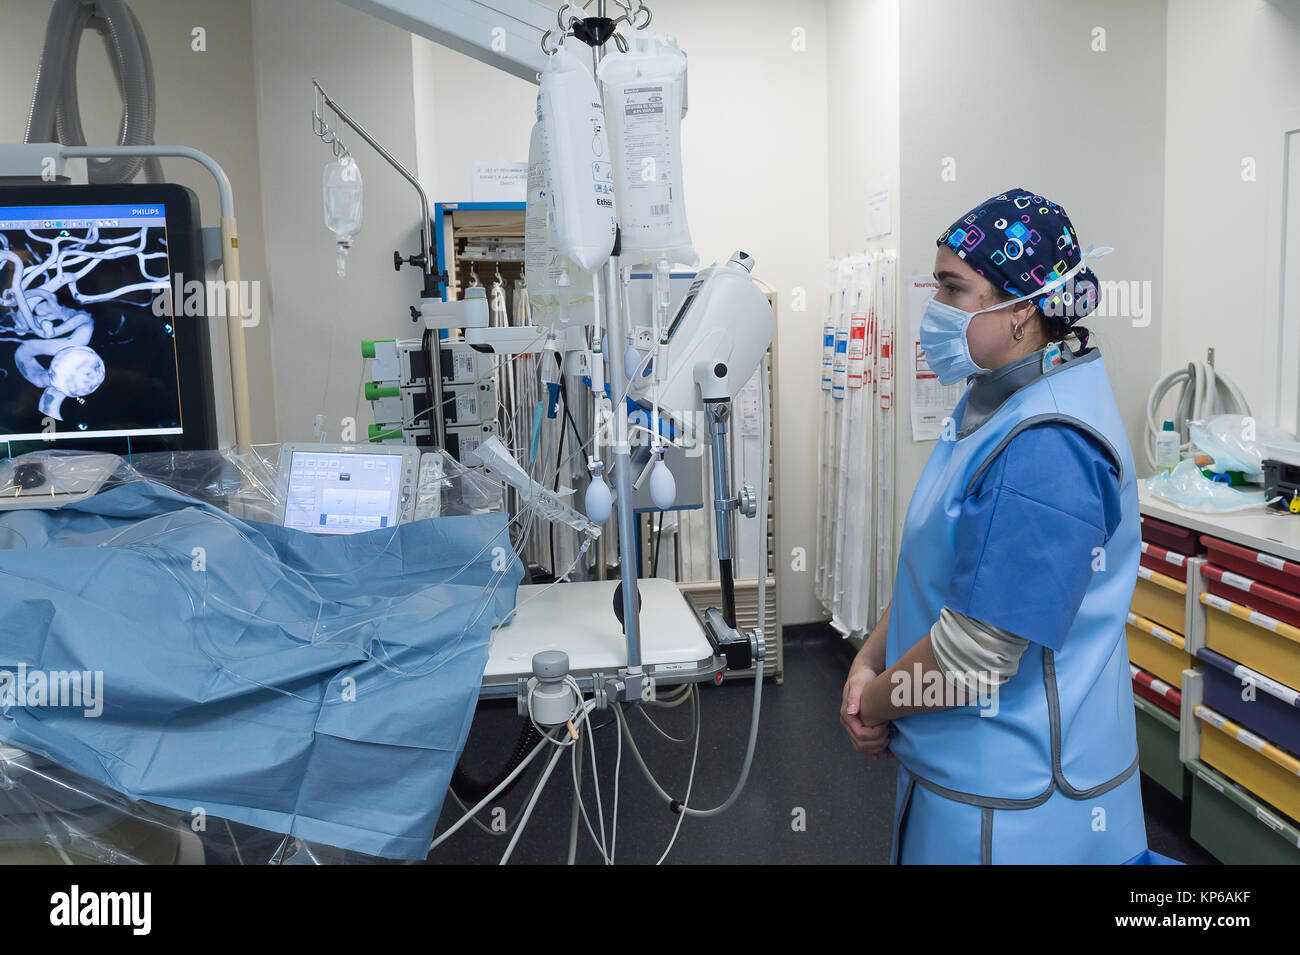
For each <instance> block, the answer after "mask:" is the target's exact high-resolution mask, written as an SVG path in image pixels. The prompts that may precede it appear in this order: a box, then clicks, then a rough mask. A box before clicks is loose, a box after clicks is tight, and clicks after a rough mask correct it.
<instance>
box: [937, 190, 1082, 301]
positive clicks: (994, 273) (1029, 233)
mask: <svg viewBox="0 0 1300 955" xmlns="http://www.w3.org/2000/svg"><path fill="white" fill-rule="evenodd" d="M935 245H947V246H948V247H949V248H950V249H952V251H953V252H955V253H956V254H957V255H958V256H959V257H960V258H961V259H963V260H964V261H965V262H966V264H967V265H969V266H970V267H971V268H973V269H974V270H975V271H976V272H978V273H979V274H980V275H982V276H984V278H986V279H988V280H989V281H990V282H992V283H993V284H994V286H996V287H997V288H999V289H1001V290H1002V291H1004V292H1006V293H1008V294H1009V295H1014V296H1017V297H1019V296H1021V295H1029V294H1032V293H1033V292H1034V291H1036V290H1037V289H1040V288H1043V287H1044V286H1048V288H1047V289H1046V290H1045V291H1044V293H1043V295H1042V297H1041V298H1039V299H1035V300H1034V304H1036V305H1037V306H1038V308H1039V311H1041V312H1042V313H1043V314H1044V315H1046V316H1049V317H1051V318H1055V319H1057V320H1058V321H1061V322H1063V323H1064V324H1066V325H1073V324H1074V323H1075V322H1077V321H1078V320H1079V319H1081V318H1083V317H1084V316H1085V315H1087V314H1088V313H1090V312H1091V311H1092V310H1093V309H1094V308H1096V307H1097V293H1098V282H1097V276H1096V275H1094V274H1093V272H1092V269H1090V268H1088V267H1086V266H1085V267H1083V268H1082V269H1080V270H1079V271H1078V272H1076V273H1075V274H1074V276H1073V277H1072V278H1070V279H1068V280H1066V281H1065V282H1064V283H1061V282H1060V281H1059V279H1060V277H1061V276H1063V275H1065V274H1066V273H1067V272H1069V271H1070V270H1071V269H1073V268H1074V267H1075V266H1077V265H1078V264H1079V263H1080V262H1081V261H1083V250H1082V249H1080V248H1079V237H1078V236H1077V235H1076V234H1075V231H1074V226H1073V225H1071V224H1070V217H1069V216H1068V215H1066V213H1065V210H1064V209H1063V208H1061V207H1060V206H1058V205H1057V204H1056V203H1055V202H1052V201H1051V200H1050V199H1045V198H1044V197H1042V196H1036V195H1034V194H1033V193H1031V192H1030V191H1029V190H1028V189H1019V188H1017V189H1008V190H1007V191H1006V192H1004V193H1002V194H1001V195H998V196H994V197H993V198H992V199H988V200H986V201H984V202H981V203H980V204H979V205H978V206H976V207H975V208H974V209H972V210H971V211H970V212H968V213H966V214H965V215H964V216H962V217H961V218H960V219H958V220H957V221H956V222H954V223H953V224H952V225H951V226H949V227H948V230H947V231H946V232H944V234H943V235H941V236H939V238H938V239H937V240H936V241H935Z"/></svg>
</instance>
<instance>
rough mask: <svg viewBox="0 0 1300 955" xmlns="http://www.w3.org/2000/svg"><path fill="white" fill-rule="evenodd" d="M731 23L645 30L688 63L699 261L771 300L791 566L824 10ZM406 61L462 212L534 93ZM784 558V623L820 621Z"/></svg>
mask: <svg viewBox="0 0 1300 955" xmlns="http://www.w3.org/2000/svg"><path fill="white" fill-rule="evenodd" d="M736 12H737V7H736V6H734V5H732V4H701V3H697V2H690V0H659V2H656V3H655V4H654V25H655V27H656V28H657V29H660V30H662V31H664V32H668V33H672V34H673V35H674V36H675V37H676V38H677V42H678V44H679V45H680V46H681V48H682V49H683V50H685V51H686V54H687V56H688V58H689V64H690V65H689V81H688V89H689V110H688V113H687V116H686V119H685V121H684V122H683V124H682V161H683V164H684V166H685V173H684V175H685V192H686V208H687V215H688V218H689V220H690V226H691V234H692V237H693V239H694V241H695V247H696V249H697V250H698V252H699V254H700V259H701V262H702V264H708V263H710V262H713V261H715V260H723V261H725V260H726V259H727V258H729V257H730V255H731V253H732V252H734V251H735V250H736V249H743V250H745V251H746V252H749V253H750V254H751V255H753V256H755V258H756V259H757V266H756V269H755V274H756V275H757V276H758V277H759V278H761V279H763V280H764V281H766V282H767V283H769V284H770V285H772V286H774V287H775V288H776V289H777V290H778V292H779V294H780V303H779V307H778V310H777V311H778V330H777V334H778V336H779V343H780V345H779V348H780V365H779V367H778V375H779V379H780V388H781V408H780V420H779V423H778V427H779V430H780V441H781V445H780V453H781V473H780V477H779V480H780V482H781V490H782V494H781V502H780V507H779V509H778V515H777V520H778V521H779V522H780V525H781V534H782V545H783V547H784V548H785V550H786V551H787V555H788V552H789V551H790V550H791V549H792V548H794V547H805V548H807V549H808V550H809V552H810V553H811V552H812V550H813V548H814V547H815V544H816V542H815V539H814V538H813V536H812V529H813V528H814V527H815V524H816V522H815V518H816V506H817V496H816V494H815V493H810V492H809V489H810V488H812V487H814V486H815V483H814V482H815V481H816V466H817V428H816V422H817V412H816V398H817V394H818V388H819V385H818V382H819V380H820V379H818V378H816V377H814V375H815V373H816V371H817V368H818V363H819V362H820V356H821V353H820V346H819V343H818V341H817V331H818V329H819V328H820V316H817V315H814V314H813V312H811V311H804V312H794V311H793V310H792V308H791V290H792V289H793V288H795V287H802V288H805V289H808V290H809V291H810V293H811V295H810V298H811V299H812V300H816V299H818V297H819V296H820V288H821V276H822V270H823V263H824V261H825V259H826V256H827V254H828V249H829V246H828V241H827V235H828V224H827V215H828V196H829V195H830V191H829V186H828V183H827V180H826V168H827V161H828V111H827V110H828V107H827V100H826V64H827V44H828V41H829V36H828V31H827V23H826V8H825V3H824V2H823V0H816V2H809V3H801V4H799V5H798V7H797V9H796V10H795V11H794V12H793V13H792V12H791V6H790V4H788V3H784V2H780V0H757V2H747V3H745V4H744V25H743V32H742V33H739V34H737V33H736V32H735V31H736V30H737V17H736ZM796 29H802V30H803V31H804V35H805V36H806V38H807V39H806V48H805V49H803V50H798V51H796V50H795V49H793V43H792V36H793V34H792V31H794V30H796ZM728 36H731V37H732V38H733V39H732V40H730V41H724V39H723V38H726V37H728ZM414 49H415V54H414V62H415V64H416V76H415V90H416V93H415V100H416V102H417V103H418V104H421V105H420V109H419V112H418V113H417V126H416V130H417V132H416V135H417V141H418V144H419V153H420V156H419V165H420V173H421V176H422V177H427V181H428V182H429V183H430V191H431V194H433V195H434V196H435V199H436V200H437V201H443V200H446V201H454V200H468V199H470V185H471V178H472V172H473V164H474V163H475V162H484V161H499V160H500V161H515V162H522V161H524V160H526V159H527V156H528V134H529V131H530V130H531V128H532V124H533V119H534V107H535V100H536V95H537V88H536V86H535V85H533V84H531V83H528V82H526V81H523V80H519V79H517V78H515V77H512V76H508V75H505V74H502V73H500V72H499V71H495V70H492V69H491V68H489V67H487V66H484V65H483V64H481V63H479V62H477V61H475V60H472V59H470V58H469V57H465V56H462V55H460V54H457V53H454V52H452V51H450V50H446V49H444V48H442V47H439V46H436V45H434V44H432V43H428V42H427V41H424V40H419V39H417V40H415V41H414ZM430 107H431V109H430ZM810 369H811V371H810ZM783 559H785V560H786V561H787V563H786V565H785V567H784V568H783V570H782V578H783V579H782V591H781V601H782V617H783V618H784V621H783V622H789V623H797V622H801V621H807V620H814V619H818V618H820V617H821V616H822V613H821V610H820V608H819V607H818V606H817V604H816V601H815V599H814V597H813V593H812V581H811V577H812V575H811V574H810V573H803V574H797V573H792V572H791V571H790V570H789V569H788V568H789V563H788V556H787V557H785V558H783Z"/></svg>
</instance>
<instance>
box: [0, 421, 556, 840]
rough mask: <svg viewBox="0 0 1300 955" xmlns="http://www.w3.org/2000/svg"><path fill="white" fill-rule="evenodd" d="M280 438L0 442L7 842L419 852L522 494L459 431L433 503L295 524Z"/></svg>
mask: <svg viewBox="0 0 1300 955" xmlns="http://www.w3.org/2000/svg"><path fill="white" fill-rule="evenodd" d="M278 451H279V449H278V446H263V447H256V448H246V449H241V450H239V451H238V452H235V451H226V452H187V453H179V452H178V453H157V454H144V455H136V456H134V457H133V458H132V460H131V461H130V463H128V462H127V461H125V460H123V459H121V458H118V457H116V456H113V455H102V454H84V453H78V452H68V451H48V452H39V453H36V454H31V455H25V456H22V457H19V458H14V459H10V460H5V461H0V862H36V863H56V864H57V863H163V864H169V863H191V862H192V863H202V862H207V863H210V864H211V863H233V864H243V863H257V864H263V863H295V864H299V863H321V862H348V861H353V862H365V861H380V860H386V859H397V860H415V859H423V858H424V856H425V854H426V853H427V851H428V847H429V844H430V842H431V840H432V835H433V831H434V825H435V823H436V821H437V819H438V815H439V812H440V810H441V802H442V798H443V795H444V793H445V792H446V790H447V782H448V779H449V777H450V773H451V770H452V768H453V767H454V765H455V763H456V761H457V759H458V758H459V754H460V751H461V749H462V747H463V746H464V742H465V737H466V735H467V734H468V731H469V724H470V721H471V719H472V713H473V709H474V706H475V704H476V702H477V698H478V688H479V684H480V682H481V678H482V672H483V666H484V664H485V662H486V659H487V648H488V645H489V642H490V635H491V628H492V627H493V626H495V625H497V624H498V623H500V622H502V621H503V620H505V619H506V618H508V617H509V616H510V614H511V613H513V610H514V601H515V591H516V587H517V584H518V583H519V581H520V578H521V576H522V567H521V565H520V564H519V561H518V559H517V556H516V555H517V553H518V550H519V549H520V548H522V547H523V543H522V542H520V543H518V544H516V543H515V542H514V541H513V540H512V533H511V532H512V530H514V531H516V532H517V530H518V529H517V528H516V527H514V526H513V525H515V524H516V523H517V522H520V521H521V520H522V521H525V522H526V523H528V524H531V521H527V518H528V517H529V515H528V514H527V513H521V515H520V516H519V517H517V518H516V519H515V520H513V521H509V522H507V520H506V515H504V514H501V513H484V512H483V509H482V507H481V506H479V502H482V501H486V500H494V499H495V500H500V497H501V495H500V487H499V485H497V484H496V483H495V482H493V481H491V480H489V479H487V478H485V477H483V476H482V475H481V474H480V473H478V472H472V471H469V470H467V469H465V468H464V467H462V466H461V465H460V464H459V463H458V462H457V461H455V460H454V459H453V458H451V457H449V456H446V455H443V460H442V462H441V463H442V474H443V477H442V478H441V480H439V481H437V482H436V485H437V486H436V487H434V486H432V485H431V484H428V483H426V484H425V485H424V486H423V487H422V488H421V495H422V496H423V498H424V500H423V502H422V503H423V505H424V512H425V513H429V514H432V515H434V519H432V520H417V521H413V522H410V523H407V524H403V525H399V526H397V527H393V528H388V529H384V530H378V531H371V532H368V533H365V534H357V535H352V536H350V537H333V538H330V537H328V536H325V535H320V536H317V535H310V534H305V533H302V532H298V531H291V530H288V529H286V528H283V527H280V526H278V515H279V514H280V512H281V510H282V507H283V497H282V494H283V492H282V489H281V487H280V482H279V480H278V476H277V474H276V473H275V471H276V462H277V460H278ZM433 453H440V452H433ZM38 499H39V505H38V506H35V507H33V506H32V505H33V504H36V503H37V500H38ZM519 526H521V527H522V526H524V524H523V523H520V524H519ZM60 674H62V679H63V682H62V684H60V682H59V680H60V676H59V675H60ZM71 677H80V678H82V679H81V681H80V682H77V683H76V685H72V684H70V683H69V682H68V680H69V678H71ZM38 686H39V688H40V692H39V693H38V692H37V688H38ZM368 703H370V704H373V705H369V706H367V705H366V704H368ZM444 777H447V778H444Z"/></svg>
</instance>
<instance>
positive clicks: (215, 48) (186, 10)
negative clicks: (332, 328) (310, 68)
mask: <svg viewBox="0 0 1300 955" xmlns="http://www.w3.org/2000/svg"><path fill="white" fill-rule="evenodd" d="M52 6H53V3H52V2H49V0H23V2H13V0H8V2H6V3H5V10H4V27H3V29H0V89H3V90H5V92H6V95H5V96H3V97H0V142H21V141H22V138H23V133H24V130H25V129H26V124H27V111H28V107H29V106H30V104H31V93H32V85H33V83H34V81H35V77H36V65H37V63H38V62H39V60H40V53H41V46H42V44H43V42H44V37H45V22H46V20H47V19H48V18H49V14H50V9H51V8H52ZM130 6H131V9H132V10H133V11H134V13H135V15H136V18H137V19H138V20H139V21H140V24H141V26H142V27H143V29H144V33H145V38H146V41H147V42H148V44H149V52H150V55H151V56H152V58H153V67H154V77H155V83H156V86H157V122H156V126H155V139H156V141H157V142H159V143H166V144H168V145H183V146H193V147H194V148H196V149H199V150H202V151H203V152H206V153H208V154H209V155H210V156H212V157H213V158H214V159H216V160H217V162H218V163H220V164H221V166H222V168H224V169H225V171H226V173H227V175H228V176H229V177H230V182H231V186H232V188H233V189H234V193H235V213H236V216H237V219H238V222H239V231H240V237H239V238H240V243H239V245H240V249H239V251H240V267H241V271H242V273H243V278H244V279H248V280H264V279H265V278H266V275H267V270H266V243H265V241H264V238H263V217H262V188H261V181H260V175H259V168H258V157H257V151H256V149H255V148H254V144H255V143H256V141H257V126H256V121H255V107H254V95H255V94H254V89H253V75H252V74H251V73H250V72H248V71H246V70H242V69H235V68H232V66H233V65H237V64H244V63H247V62H249V60H250V59H251V57H252V33H253V30H252V23H251V18H250V13H249V4H248V0H222V3H221V4H220V5H219V6H214V5H213V4H212V3H210V2H202V0H131V3H130ZM196 27H202V28H203V30H204V31H205V33H206V36H205V42H206V51H196V50H194V49H193V45H192V33H191V31H192V30H194V29H195V28H196ZM77 74H78V78H79V82H78V84H77V90H78V97H79V99H80V102H81V116H82V126H83V128H84V130H85V133H86V138H87V139H88V140H89V141H90V142H91V143H92V144H94V145H111V144H113V143H116V141H117V129H116V123H117V122H118V120H119V117H120V116H121V114H122V101H121V98H120V97H119V96H118V93H117V87H116V85H115V84H114V81H113V74H112V71H111V69H110V67H109V63H108V57H107V56H106V54H105V52H104V47H103V44H102V43H100V42H99V40H98V38H97V37H96V36H95V35H94V34H93V33H88V34H86V35H85V36H84V37H83V40H82V44H81V57H80V60H79V61H78V69H77ZM304 126H305V121H304ZM308 135H310V134H308ZM163 169H164V172H165V174H166V176H167V179H168V181H169V182H177V183H180V184H181V185H185V186H189V187H190V188H191V189H193V190H194V192H195V193H196V194H197V195H198V197H199V208H200V210H201V211H202V214H203V219H204V224H205V225H211V226H215V225H216V224H217V219H218V215H219V206H218V203H217V187H216V184H215V183H214V182H213V180H212V177H211V176H210V175H208V173H207V172H206V171H205V170H204V169H203V168H202V167H201V166H199V165H197V164H195V163H192V162H189V161H187V160H182V159H165V160H163ZM139 181H143V176H141V177H140V179H139ZM261 311H262V322H261V324H260V325H259V326H258V327H256V328H250V329H248V330H247V331H246V333H245V334H246V336H247V351H248V364H249V391H250V394H251V399H252V406H253V408H254V409H255V415H256V420H255V422H254V436H255V438H256V439H257V440H262V441H269V440H273V439H274V437H275V430H276V421H275V410H274V405H273V402H272V394H273V392H272V364H273V363H272V358H271V348H270V340H271V338H270V327H271V311H272V309H271V302H270V295H269V289H268V288H266V287H263V289H262V298H261ZM211 328H212V331H213V335H214V337H215V338H216V339H217V341H216V343H215V344H216V346H217V347H216V349H215V352H216V356H217V358H216V361H215V362H214V373H216V375H217V391H218V401H219V409H220V412H221V414H222V417H223V418H225V419H226V421H232V420H233V413H232V412H231V410H230V406H229V393H230V375H229V370H228V366H227V365H226V364H224V363H225V361H226V358H225V356H226V354H227V352H226V350H225V348H224V336H225V322H224V320H217V321H214V322H212V324H211ZM223 375H224V378H223V377H222V376H223ZM230 433H231V434H232V435H233V430H231V432H230Z"/></svg>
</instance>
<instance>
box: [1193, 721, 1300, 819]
mask: <svg viewBox="0 0 1300 955" xmlns="http://www.w3.org/2000/svg"><path fill="white" fill-rule="evenodd" d="M1196 718H1197V719H1199V720H1200V721H1201V723H1202V724H1203V725H1202V726H1201V762H1203V763H1208V764H1209V765H1211V766H1213V767H1214V768H1215V769H1217V770H1219V772H1221V773H1223V774H1224V775H1225V776H1227V777H1228V778H1229V779H1232V780H1233V781H1235V782H1237V783H1240V784H1241V785H1242V786H1243V787H1244V788H1246V789H1248V790H1250V791H1251V792H1252V793H1254V794H1255V795H1256V796H1258V797H1259V798H1260V799H1262V800H1264V801H1265V802H1267V803H1271V804H1272V805H1273V806H1275V807H1277V808H1278V809H1280V810H1281V811H1282V812H1284V813H1286V814H1287V815H1288V816H1290V817H1291V818H1292V819H1300V760H1297V759H1296V758H1295V757H1294V756H1292V755H1291V754H1290V753H1288V752H1286V751H1284V750H1281V749H1278V748H1277V747H1276V746H1274V745H1273V744H1272V743H1270V742H1269V741H1268V740H1266V739H1264V738H1263V737H1260V736H1256V735H1255V734H1254V733H1251V732H1249V731H1248V730H1245V729H1243V728H1242V727H1240V726H1238V725H1237V724H1236V723H1234V722H1232V720H1230V719H1227V718H1226V717H1224V716H1223V715H1222V714H1221V713H1218V712H1217V711H1215V710H1212V709H1210V708H1209V707H1208V706H1205V705H1204V704H1202V705H1200V706H1198V707H1197V708H1196Z"/></svg>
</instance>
